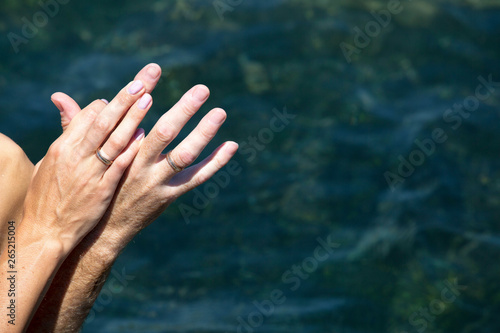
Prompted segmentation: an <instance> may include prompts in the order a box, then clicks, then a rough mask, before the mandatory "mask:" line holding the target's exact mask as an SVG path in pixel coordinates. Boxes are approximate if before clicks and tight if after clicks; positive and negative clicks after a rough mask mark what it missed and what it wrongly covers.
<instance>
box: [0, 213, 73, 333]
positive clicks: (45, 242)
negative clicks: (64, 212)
mask: <svg viewBox="0 0 500 333" xmlns="http://www.w3.org/2000/svg"><path fill="white" fill-rule="evenodd" d="M32 222H33V221H29V222H28V221H24V223H23V224H22V225H20V226H19V228H17V230H15V229H16V227H17V226H14V227H13V228H11V230H12V231H13V232H12V234H13V235H14V236H13V238H11V239H10V240H11V243H10V244H8V248H7V250H5V251H4V252H3V253H2V255H1V257H0V267H1V270H0V281H1V283H0V304H2V307H4V306H5V307H7V306H11V304H14V306H15V309H13V311H10V310H9V312H10V313H11V314H12V316H10V317H9V319H10V321H9V320H2V321H1V322H0V331H2V332H23V331H24V330H25V329H26V327H28V325H29V322H30V320H31V317H32V316H33V314H34V313H35V311H36V309H37V307H38V305H39V304H40V302H41V300H42V297H43V295H44V294H45V292H46V291H47V289H48V286H49V285H50V282H51V280H52V278H53V277H54V275H55V274H56V272H57V269H58V268H59V266H60V265H61V264H62V262H63V261H64V259H65V253H64V250H63V246H62V243H60V242H59V241H58V240H56V239H50V238H47V237H42V236H40V234H39V233H37V232H36V230H35V228H31V227H28V225H29V224H32ZM11 308H12V306H11Z"/></svg>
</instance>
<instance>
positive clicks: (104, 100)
mask: <svg viewBox="0 0 500 333" xmlns="http://www.w3.org/2000/svg"><path fill="white" fill-rule="evenodd" d="M101 101H103V102H104V103H106V105H108V104H109V102H108V100H107V99H104V98H102V99H101Z"/></svg>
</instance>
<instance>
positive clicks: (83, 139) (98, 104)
mask: <svg viewBox="0 0 500 333" xmlns="http://www.w3.org/2000/svg"><path fill="white" fill-rule="evenodd" d="M144 93H145V88H144V84H143V83H142V82H141V81H135V82H133V83H130V84H129V85H127V87H125V88H124V89H123V90H122V91H121V92H120V93H119V94H118V95H117V96H116V97H115V98H114V99H113V100H112V101H111V103H109V104H106V103H105V102H103V101H95V102H93V103H92V104H91V105H90V106H89V107H88V108H86V109H85V110H84V111H82V112H80V113H79V114H77V115H75V121H74V122H73V123H72V124H71V125H69V126H68V127H67V128H66V131H64V133H63V134H62V135H61V136H60V137H59V138H58V139H57V140H56V141H55V142H54V143H53V144H52V145H51V147H50V149H49V151H48V153H47V155H46V156H45V157H44V159H43V161H41V163H40V164H39V168H38V169H37V170H36V171H35V174H34V176H33V179H32V182H31V184H30V187H29V189H28V193H27V195H26V201H25V206H24V218H25V219H26V220H28V221H32V222H31V223H32V230H33V231H32V234H33V235H36V237H37V239H39V240H40V241H45V240H47V239H53V240H56V241H57V242H60V243H61V245H62V248H63V251H64V252H65V253H66V254H67V253H69V251H71V249H72V248H74V246H76V244H78V242H79V241H80V240H81V239H82V238H83V237H84V236H85V235H86V234H87V233H88V232H89V231H90V230H91V229H92V228H93V227H94V226H95V225H96V224H97V222H98V221H99V220H100V219H101V217H102V215H103V214H104V212H105V211H106V209H107V208H108V206H109V204H110V202H111V200H112V198H113V195H114V193H115V190H116V188H117V185H118V183H119V181H120V179H121V177H122V176H123V173H124V171H125V170H126V168H127V167H128V166H129V165H130V163H131V162H132V160H133V159H134V157H135V155H136V154H137V152H138V150H139V146H140V142H141V140H142V138H143V136H144V132H143V130H136V129H137V126H138V125H139V123H140V122H141V121H142V119H143V118H144V116H145V114H146V113H147V111H148V110H149V108H150V107H151V96H150V95H149V94H144ZM141 96H142V98H141ZM122 118H123V120H121V119H122ZM100 147H102V152H103V154H105V155H106V158H108V159H110V160H114V163H113V164H112V165H111V166H109V167H108V166H106V165H105V164H104V163H102V162H101V161H100V160H99V159H98V158H97V157H96V150H97V149H99V148H100Z"/></svg>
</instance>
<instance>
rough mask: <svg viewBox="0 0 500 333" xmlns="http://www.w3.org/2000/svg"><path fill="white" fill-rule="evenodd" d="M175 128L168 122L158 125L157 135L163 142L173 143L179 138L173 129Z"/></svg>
mask: <svg viewBox="0 0 500 333" xmlns="http://www.w3.org/2000/svg"><path fill="white" fill-rule="evenodd" d="M173 128H174V127H173V126H172V125H170V124H169V123H168V122H165V123H164V124H161V125H158V127H157V128H156V135H157V136H158V138H159V139H160V140H161V141H162V142H167V143H168V142H171V141H172V140H173V139H175V137H176V136H177V133H176V132H175V130H174V129H173Z"/></svg>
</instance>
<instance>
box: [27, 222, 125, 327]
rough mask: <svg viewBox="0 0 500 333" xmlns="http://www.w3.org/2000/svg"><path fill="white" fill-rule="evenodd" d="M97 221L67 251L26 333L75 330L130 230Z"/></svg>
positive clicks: (89, 307) (122, 246) (97, 293)
mask: <svg viewBox="0 0 500 333" xmlns="http://www.w3.org/2000/svg"><path fill="white" fill-rule="evenodd" d="M105 227H106V223H100V224H99V225H98V226H97V227H96V229H94V230H93V231H91V233H89V234H88V235H87V236H86V237H85V239H84V240H83V241H82V242H81V243H80V244H79V245H78V246H77V247H76V248H75V249H74V250H73V252H71V254H70V255H69V256H68V258H67V259H66V260H65V261H64V263H63V264H62V266H61V268H60V269H59V272H58V273H57V275H56V276H55V278H54V280H53V282H52V284H51V286H50V289H49V290H48V292H47V294H46V296H45V298H44V300H43V302H42V304H41V305H40V307H39V308H38V311H37V312H36V314H35V316H34V318H33V320H32V322H31V325H30V327H29V330H28V332H55V333H69V332H78V331H79V330H80V328H81V326H82V325H83V322H84V321H85V318H86V317H87V315H88V313H89V312H90V310H91V309H92V305H93V304H94V302H95V300H96V299H97V297H98V296H99V292H100V291H101V289H102V287H103V285H104V283H105V281H106V279H107V277H108V275H109V273H110V271H111V267H112V265H113V263H114V261H115V260H116V258H117V257H118V255H119V254H120V252H121V251H122V250H123V248H124V247H125V245H126V244H127V243H128V242H129V241H130V240H131V239H132V237H133V235H134V233H127V234H118V233H116V232H114V231H111V230H109V229H106V228H105Z"/></svg>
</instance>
